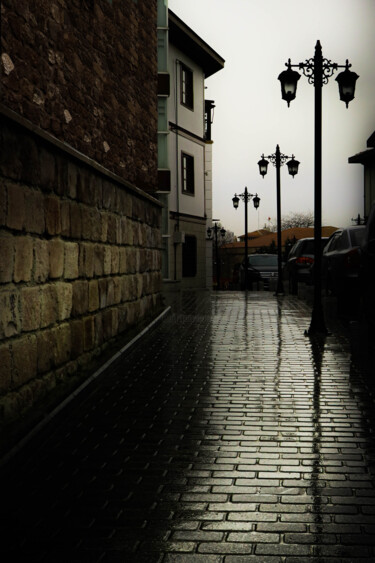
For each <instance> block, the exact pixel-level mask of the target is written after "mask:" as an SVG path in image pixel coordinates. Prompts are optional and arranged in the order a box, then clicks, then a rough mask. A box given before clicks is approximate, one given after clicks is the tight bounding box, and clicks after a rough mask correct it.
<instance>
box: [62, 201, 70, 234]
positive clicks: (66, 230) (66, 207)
mask: <svg viewBox="0 0 375 563" xmlns="http://www.w3.org/2000/svg"><path fill="white" fill-rule="evenodd" d="M60 212H61V234H62V235H63V236H64V237H69V236H70V201H65V200H62V201H61V205H60Z"/></svg>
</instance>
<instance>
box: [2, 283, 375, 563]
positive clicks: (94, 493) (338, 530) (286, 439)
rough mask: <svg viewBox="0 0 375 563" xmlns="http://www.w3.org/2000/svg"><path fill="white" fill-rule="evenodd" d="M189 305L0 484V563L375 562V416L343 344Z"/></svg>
mask: <svg viewBox="0 0 375 563" xmlns="http://www.w3.org/2000/svg"><path fill="white" fill-rule="evenodd" d="M310 316H311V312H310V308H309V307H308V306H307V305H306V304H304V303H303V302H301V301H299V300H298V299H296V298H293V297H288V296H285V297H281V298H276V297H274V296H273V295H272V293H270V292H249V293H248V294H245V293H244V292H241V293H240V292H225V293H224V292H223V293H221V292H216V293H209V292H204V293H199V292H196V293H186V294H184V295H183V297H182V298H181V301H180V302H179V303H176V302H175V303H174V304H173V307H172V312H171V314H169V315H168V316H166V317H165V318H164V320H162V321H161V322H160V323H159V324H157V325H156V326H155V327H154V328H153V329H152V330H150V331H149V332H147V333H146V334H145V335H144V336H143V337H142V338H141V339H140V340H138V342H137V343H136V344H135V345H134V346H133V347H131V348H130V349H129V350H128V351H126V353H124V354H122V355H121V356H120V357H119V358H117V359H116V360H115V361H114V362H113V363H112V364H111V365H110V366H109V367H108V369H107V370H106V372H105V373H104V374H102V375H101V376H100V377H98V378H97V379H96V380H95V381H94V382H93V383H92V384H91V385H90V387H88V388H87V389H86V390H85V391H84V392H82V393H81V394H79V395H78V397H77V398H76V399H75V400H74V401H71V402H70V403H69V404H68V406H67V407H65V408H64V409H63V410H61V412H60V413H59V414H58V415H56V416H55V417H54V418H53V419H52V420H51V421H50V422H49V423H48V425H47V426H46V427H45V428H44V429H43V430H42V431H41V432H40V433H39V434H37V435H36V436H35V437H34V438H33V439H32V440H30V442H29V443H28V445H27V446H26V447H25V448H23V449H22V450H21V451H20V452H19V453H18V454H17V455H16V456H15V457H14V458H12V459H11V460H10V461H9V463H7V464H6V465H5V466H4V467H3V468H2V470H1V483H2V490H1V508H0V518H1V530H2V533H3V534H4V537H3V538H2V544H1V545H2V548H1V551H2V553H1V560H2V561H3V562H4V563H5V562H8V561H9V562H10V561H12V562H15V561H17V562H18V561H28V562H36V561H40V562H48V563H58V562H64V563H72V562H79V563H84V562H90V563H96V562H99V561H101V562H104V563H117V562H120V561H121V562H124V563H125V562H135V563H143V562H147V563H153V562H158V563H172V562H180V563H199V562H202V563H245V562H246V563H251V562H257V563H260V562H267V563H290V562H295V563H296V562H298V563H303V562H305V561H306V562H307V561H309V562H310V561H311V562H314V561H315V562H320V563H324V562H326V561H327V562H332V563H339V562H340V563H341V562H343V563H347V562H351V561H368V562H370V561H371V562H374V561H375V479H374V477H375V465H374V461H375V449H374V446H375V437H374V429H375V417H374V395H373V393H372V382H371V381H369V379H368V378H369V375H368V374H367V375H366V374H365V373H364V372H363V370H362V368H361V367H360V366H359V365H357V364H356V363H355V362H354V361H353V360H352V357H351V350H350V345H349V344H348V341H347V339H346V338H344V337H342V336H341V335H340V334H336V333H335V332H333V334H332V335H330V336H327V337H326V338H325V339H324V340H321V339H320V340H319V339H311V338H308V337H305V336H304V330H305V329H306V328H308V326H309V322H310Z"/></svg>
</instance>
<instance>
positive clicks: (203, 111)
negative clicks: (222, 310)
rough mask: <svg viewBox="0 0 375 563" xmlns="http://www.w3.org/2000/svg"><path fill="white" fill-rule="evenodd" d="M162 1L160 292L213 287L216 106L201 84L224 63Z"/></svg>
mask: <svg viewBox="0 0 375 563" xmlns="http://www.w3.org/2000/svg"><path fill="white" fill-rule="evenodd" d="M165 4H166V3H165V2H164V0H161V2H160V6H161V8H162V9H163V10H164V12H163V13H164V24H165V25H164V27H163V26H162V25H161V24H162V23H163V22H162V21H159V129H158V131H159V139H158V149H159V163H158V165H159V199H160V201H162V202H163V204H164V220H163V231H162V239H163V258H162V264H163V266H162V272H163V281H164V287H165V288H166V289H168V288H171V286H174V287H176V286H177V287H178V288H181V289H184V288H203V287H212V242H211V241H208V240H206V239H207V228H208V226H211V223H212V139H211V122H212V111H213V107H214V104H213V102H212V101H211V100H205V79H207V78H208V77H210V76H212V75H213V74H214V73H216V72H218V71H220V70H221V69H222V68H223V66H224V60H223V59H222V58H221V57H220V55H218V54H217V53H216V52H215V51H214V50H213V49H212V48H211V47H210V46H209V45H207V44H206V43H205V42H204V41H203V40H202V39H201V38H200V37H198V35H196V34H195V33H194V31H193V30H191V29H190V28H189V27H188V26H187V25H186V24H185V23H184V22H182V21H181V20H180V19H179V18H178V17H177V16H176V15H175V14H174V13H173V12H171V11H170V10H167V6H166V5H165Z"/></svg>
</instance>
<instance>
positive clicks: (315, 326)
mask: <svg viewBox="0 0 375 563" xmlns="http://www.w3.org/2000/svg"><path fill="white" fill-rule="evenodd" d="M285 65H286V66H287V70H284V71H283V72H282V73H281V74H280V75H279V77H278V78H279V80H280V82H281V96H282V99H283V100H286V102H287V103H288V106H289V104H290V102H291V101H292V100H294V98H295V97H296V92H297V82H298V80H299V79H300V74H299V73H298V72H296V71H294V70H292V67H298V68H299V69H300V70H302V72H303V74H304V75H305V76H306V77H307V78H308V81H309V84H313V85H314V87H315V182H314V183H315V186H314V253H315V258H314V305H313V311H312V317H311V324H310V328H309V330H308V331H307V334H308V335H312V334H316V333H323V334H326V333H327V329H326V326H325V321H324V314H323V307H322V295H321V293H322V279H321V270H322V256H321V242H322V87H323V84H327V83H328V80H329V78H330V77H331V76H332V75H333V73H334V72H335V71H336V70H337V69H338V68H345V70H344V71H343V72H340V74H339V75H338V76H337V78H336V80H337V82H338V85H339V95H340V100H342V101H343V102H345V104H346V107H348V104H349V102H350V101H351V100H353V99H354V91H355V83H356V80H357V78H359V77H358V75H357V74H356V73H355V72H352V71H350V70H349V68H350V67H351V65H350V64H349V62H348V60H346V64H345V65H338V64H337V63H332V62H331V61H330V60H328V59H324V58H323V54H322V47H321V44H320V41H317V43H316V46H315V55H314V58H312V59H308V60H306V61H305V62H303V63H299V64H296V65H292V64H291V62H290V59H289V60H288V62H287V63H285Z"/></svg>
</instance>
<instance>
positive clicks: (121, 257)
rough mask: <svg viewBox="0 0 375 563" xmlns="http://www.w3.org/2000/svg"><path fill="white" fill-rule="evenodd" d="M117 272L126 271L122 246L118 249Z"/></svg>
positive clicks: (124, 250)
mask: <svg viewBox="0 0 375 563" xmlns="http://www.w3.org/2000/svg"><path fill="white" fill-rule="evenodd" d="M119 273H120V274H125V273H126V249H125V248H123V247H120V249H119Z"/></svg>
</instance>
